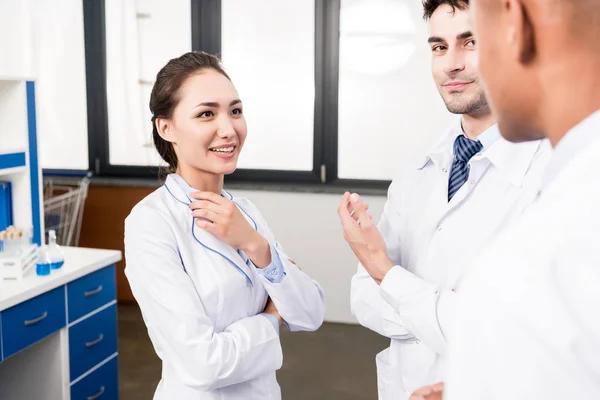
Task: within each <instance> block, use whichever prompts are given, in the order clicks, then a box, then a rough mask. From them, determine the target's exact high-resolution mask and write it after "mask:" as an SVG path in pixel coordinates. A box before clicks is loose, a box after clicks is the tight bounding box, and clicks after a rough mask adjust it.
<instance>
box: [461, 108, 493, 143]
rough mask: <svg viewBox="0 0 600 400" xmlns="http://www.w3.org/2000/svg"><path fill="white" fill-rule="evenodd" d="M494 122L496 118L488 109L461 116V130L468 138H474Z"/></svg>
mask: <svg viewBox="0 0 600 400" xmlns="http://www.w3.org/2000/svg"><path fill="white" fill-rule="evenodd" d="M495 123H496V118H495V117H494V115H493V114H492V112H491V111H490V110H489V109H485V110H482V111H480V112H477V113H473V114H463V116H462V128H463V132H464V133H465V135H466V136H467V137H468V138H469V139H475V138H476V137H478V136H479V135H481V134H482V133H483V132H485V131H487V130H488V129H489V128H490V127H491V126H492V125H494V124H495Z"/></svg>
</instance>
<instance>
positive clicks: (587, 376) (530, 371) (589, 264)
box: [445, 113, 600, 400]
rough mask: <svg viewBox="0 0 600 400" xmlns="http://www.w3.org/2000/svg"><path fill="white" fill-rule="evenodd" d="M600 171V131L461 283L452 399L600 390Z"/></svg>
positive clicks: (587, 394) (544, 397) (592, 395)
mask: <svg viewBox="0 0 600 400" xmlns="http://www.w3.org/2000/svg"><path fill="white" fill-rule="evenodd" d="M595 122H596V123H595V124H593V126H589V128H590V129H592V132H591V133H592V135H595V136H596V137H600V113H598V114H597V116H596V120H595ZM559 146H560V143H559ZM557 153H558V148H557ZM553 161H554V160H553ZM552 165H554V164H552ZM598 171H600V140H598V139H596V142H595V144H593V145H591V146H587V145H586V146H584V148H583V151H582V152H581V153H578V154H576V156H575V158H573V159H572V161H571V163H570V164H567V165H566V166H565V167H564V168H563V169H562V170H561V172H560V173H559V174H558V175H557V176H556V178H555V179H554V180H553V181H552V182H551V183H550V184H549V185H548V186H547V187H546V188H545V189H544V190H543V192H542V194H541V196H540V197H539V199H538V201H536V202H535V203H534V204H532V205H531V206H530V207H529V208H528V210H526V212H525V214H524V215H523V217H522V218H521V219H519V220H518V221H515V223H514V224H511V226H509V227H507V229H506V230H504V231H503V232H502V233H501V234H500V235H499V236H498V237H497V238H496V240H494V241H493V243H490V244H489V246H488V247H487V248H486V249H485V250H484V251H483V252H482V254H481V255H480V257H478V259H477V260H476V261H475V263H474V265H473V267H472V269H471V272H470V273H468V274H466V275H465V279H464V281H463V282H461V283H459V285H458V288H457V314H456V319H455V322H456V324H455V325H453V326H452V328H451V329H450V333H449V360H448V379H447V382H446V396H445V399H446V400H480V399H486V400H495V399H498V400H500V399H502V400H504V399H515V400H519V399H523V400H525V399H527V400H529V399H541V400H564V399H600V311H599V310H598V309H599V308H600V240H599V236H598V227H599V226H600V174H599V173H598Z"/></svg>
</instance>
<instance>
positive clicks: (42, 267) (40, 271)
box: [35, 262, 50, 276]
mask: <svg viewBox="0 0 600 400" xmlns="http://www.w3.org/2000/svg"><path fill="white" fill-rule="evenodd" d="M35 273H36V274H37V275H39V276H46V275H50V264H48V263H44V262H42V263H37V264H35Z"/></svg>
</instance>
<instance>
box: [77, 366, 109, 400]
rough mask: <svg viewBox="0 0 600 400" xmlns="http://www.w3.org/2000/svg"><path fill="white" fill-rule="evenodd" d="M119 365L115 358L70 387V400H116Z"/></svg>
mask: <svg viewBox="0 0 600 400" xmlns="http://www.w3.org/2000/svg"><path fill="white" fill-rule="evenodd" d="M118 398H119V365H118V362H117V357H114V358H113V359H111V360H110V361H108V362H107V363H106V364H104V365H102V366H101V367H100V368H98V369H97V370H95V371H93V372H92V373H91V374H89V375H88V376H86V377H85V378H83V379H82V380H80V381H79V382H77V383H76V384H74V385H73V386H71V400H118Z"/></svg>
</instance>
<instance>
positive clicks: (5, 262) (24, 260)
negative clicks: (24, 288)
mask: <svg viewBox="0 0 600 400" xmlns="http://www.w3.org/2000/svg"><path fill="white" fill-rule="evenodd" d="M38 249H39V248H38V246H37V245H35V244H31V245H28V246H26V247H22V248H21V252H20V254H10V255H8V254H2V253H0V277H1V278H2V279H4V280H18V281H20V280H22V279H23V277H24V276H25V275H26V274H27V272H28V271H29V270H30V269H32V268H33V267H35V262H36V259H37V255H38Z"/></svg>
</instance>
